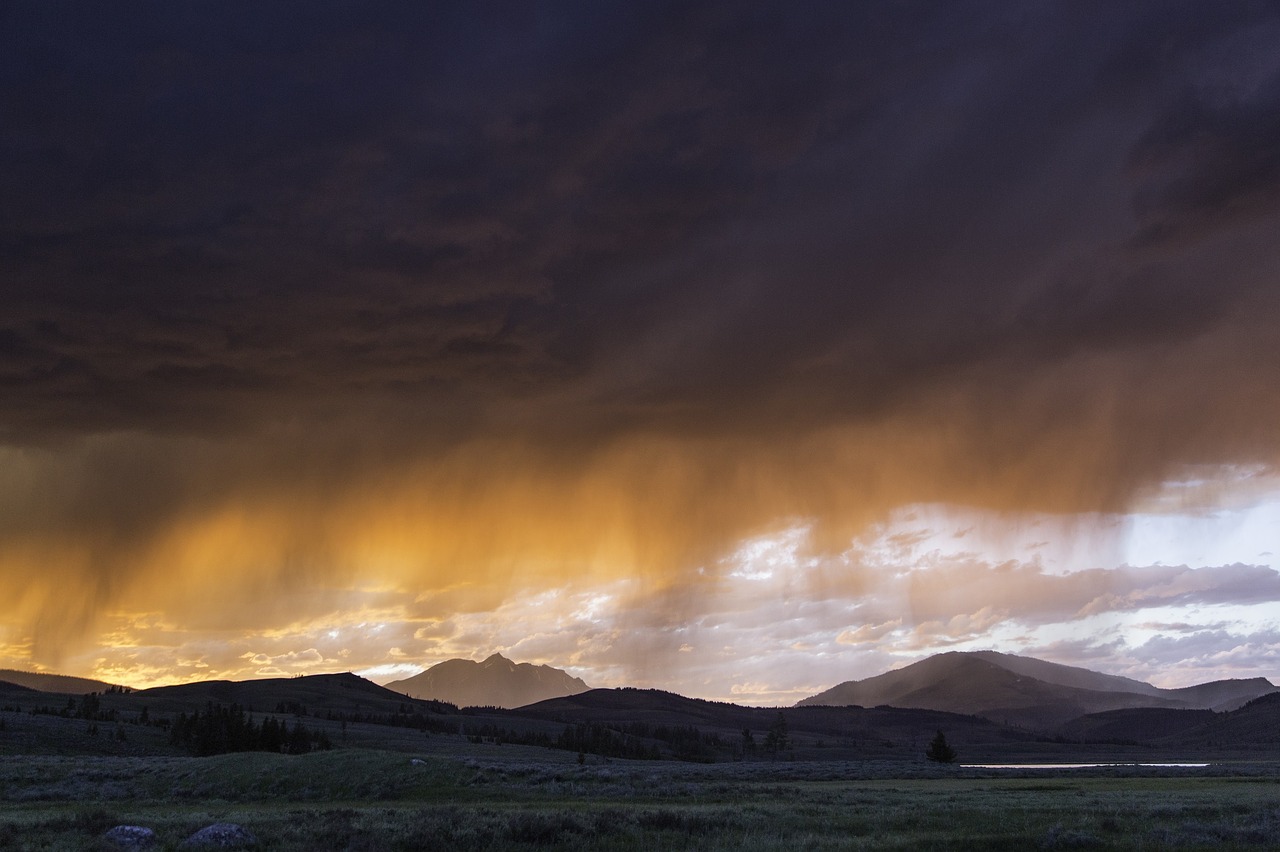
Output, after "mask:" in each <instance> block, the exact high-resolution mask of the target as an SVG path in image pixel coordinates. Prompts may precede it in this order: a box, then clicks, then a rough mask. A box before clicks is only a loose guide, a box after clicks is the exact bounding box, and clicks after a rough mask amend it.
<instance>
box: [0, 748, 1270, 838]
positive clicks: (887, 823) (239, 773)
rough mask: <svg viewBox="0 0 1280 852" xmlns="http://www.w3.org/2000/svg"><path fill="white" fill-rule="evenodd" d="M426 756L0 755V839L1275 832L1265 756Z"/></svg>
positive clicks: (1189, 835)
mask: <svg viewBox="0 0 1280 852" xmlns="http://www.w3.org/2000/svg"><path fill="white" fill-rule="evenodd" d="M494 751H499V750H497V749H495V750H494ZM422 760H423V762H422V763H420V764H415V763H413V762H412V758H411V756H410V755H406V754H404V753H400V752H384V751H374V750H366V749H349V750H336V751H333V752H325V753H316V754H310V755H304V756H300V757H286V756H282V755H268V754H236V755H222V756H218V757H211V758H193V757H77V758H72V757H58V756H41V757H21V758H18V757H8V758H2V759H0V848H3V849H10V848H12V849H31V850H36V849H40V850H45V849H49V850H73V849H93V848H98V844H99V838H100V837H101V835H102V833H103V832H104V831H106V830H107V829H108V828H110V827H112V826H114V825H117V824H122V823H128V824H138V825H145V826H148V827H150V828H152V829H154V830H155V831H156V832H157V833H158V834H159V836H160V837H161V839H162V846H161V848H162V849H174V848H177V846H178V844H180V843H181V841H182V840H183V839H184V838H186V837H187V836H189V835H190V834H191V833H192V832H194V831H195V830H196V829H198V828H200V827H201V826H203V825H207V824H209V823H212V822H218V821H229V822H237V823H241V824H242V825H244V826H246V827H247V828H249V829H250V830H251V831H253V832H254V833H255V834H256V835H257V837H258V838H259V840H260V847H259V848H262V849H268V850H289V851H291V850H312V849H337V850H343V849H346V850H372V849H392V850H394V849H422V848H431V849H457V850H469V849H545V848H557V849H583V850H586V849H616V850H640V849H688V848H697V849H712V850H717V849H725V850H728V849H747V850H752V849H759V850H765V849H812V850H828V849H830V850H835V849H956V848H967V849H1027V848H1049V849H1052V848H1058V849H1088V848H1096V849H1132V848H1138V847H1141V848H1146V849H1233V848H1235V849H1259V848H1267V847H1268V846H1270V845H1271V844H1273V843H1274V838H1275V837H1277V836H1280V783H1277V782H1278V781H1280V778H1278V777H1277V775H1276V772H1275V769H1274V768H1272V767H1265V766H1263V767H1253V768H1251V769H1250V770H1249V771H1248V773H1244V772H1242V773H1241V774H1238V775H1231V774H1227V775H1221V774H1218V775H1211V774H1206V773H1203V772H1201V773H1195V772H1183V773H1177V772H1164V773H1156V774H1151V775H1137V774H1134V773H1132V772H1131V771H1130V772H1128V773H1125V774H1127V775H1130V776H1131V777H1123V776H1122V774H1121V773H1120V772H1117V771H1098V772H1092V773H1072V774H1070V775H1054V774H1052V773H1024V775H1025V777H1006V776H1002V775H997V774H992V773H988V774H981V773H969V774H967V775H963V777H962V775H961V774H960V773H948V772H946V771H942V772H936V773H933V774H932V775H931V776H929V777H919V776H920V774H921V771H920V769H919V768H918V767H914V766H912V765H909V764H903V765H900V766H897V767H893V766H891V765H890V766H885V765H878V766H874V767H868V766H866V765H860V764H798V763H797V764H787V763H781V762H780V763H778V764H754V765H753V764H718V765H713V766H688V765H682V764H674V763H654V762H643V763H627V762H612V763H604V762H602V761H596V760H591V761H588V762H587V763H586V764H585V765H581V766H580V765H577V764H576V762H574V763H564V762H548V761H538V760H533V759H530V757H529V755H528V753H526V752H520V751H511V750H507V751H504V753H503V754H502V755H500V756H499V755H494V756H492V757H490V758H486V759H476V758H472V759H465V760H464V759H457V758H448V757H424V758H422ZM886 776H888V777H886ZM892 776H897V777H892Z"/></svg>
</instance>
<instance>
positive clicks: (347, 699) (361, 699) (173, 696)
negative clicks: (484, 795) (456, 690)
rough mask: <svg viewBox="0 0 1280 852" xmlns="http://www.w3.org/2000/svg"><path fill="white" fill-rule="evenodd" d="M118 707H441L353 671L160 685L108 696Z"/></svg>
mask: <svg viewBox="0 0 1280 852" xmlns="http://www.w3.org/2000/svg"><path fill="white" fill-rule="evenodd" d="M104 700H105V701H106V703H108V704H110V705H112V706H114V705H116V704H119V705H121V706H128V707H134V706H143V705H145V706H148V707H150V708H151V711H152V712H156V711H159V712H179V711H190V710H192V709H201V708H203V707H204V706H205V705H206V704H208V703H213V704H238V705H240V706H241V707H245V708H248V709H253V710H257V711H259V712H272V711H275V710H276V708H278V707H280V708H283V709H282V710H281V712H291V713H296V712H299V711H302V712H303V713H304V714H305V713H320V712H325V713H344V714H371V713H372V714H395V713H397V712H401V711H402V710H403V709H405V707H406V704H410V705H419V706H418V707H417V708H416V709H424V710H425V709H433V710H437V711H439V710H441V709H448V710H452V709H454V708H446V707H444V706H443V705H439V704H438V703H437V702H419V701H416V700H414V699H406V697H405V696H404V695H401V694H400V693H397V692H393V691H392V690H390V689H387V688H386V687H382V686H378V685H377V684H376V683H374V682H373V681H370V680H365V679H364V678H362V677H360V676H359V675H355V674H352V673H350V672H344V673H342V674H324V675H307V676H306V677H291V678H265V679H262V680H240V681H232V680H207V681H198V682H196V683H184V684H179V685H176V686H157V687H152V688H151V689H143V690H139V691H137V692H132V693H129V694H128V695H126V696H119V697H117V696H106V698H105V699H104Z"/></svg>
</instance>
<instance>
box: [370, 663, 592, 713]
mask: <svg viewBox="0 0 1280 852" xmlns="http://www.w3.org/2000/svg"><path fill="white" fill-rule="evenodd" d="M588 688H589V687H588V686H587V685H586V684H585V683H583V682H582V680H580V679H579V678H576V677H573V676H572V675H570V674H568V673H567V672H564V671H561V670H560V669H555V668H552V667H551V666H535V665H533V664H531V663H514V662H512V661H511V660H508V659H507V658H506V657H504V656H502V655H501V654H494V655H492V656H490V657H489V658H488V659H485V660H483V661H482V662H479V663H477V662H473V661H472V660H446V661H445V662H443V663H439V664H437V665H434V666H432V667H431V668H429V669H427V670H426V671H424V672H421V673H420V674H416V675H414V676H413V677H409V678H405V679H404V680H397V681H393V682H391V683H388V684H387V689H391V690H394V691H396V692H402V693H404V694H405V695H409V696H412V697H414V698H424V699H434V700H436V701H447V702H449V703H450V704H456V705H457V706H459V707H504V708H512V707H523V706H524V705H526V704H533V703H535V702H538V701H544V700H546V699H548V698H559V697H563V696H566V695H575V694H577V693H579V692H586V691H587V689H588Z"/></svg>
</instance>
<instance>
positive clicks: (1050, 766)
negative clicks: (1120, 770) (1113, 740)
mask: <svg viewBox="0 0 1280 852" xmlns="http://www.w3.org/2000/svg"><path fill="white" fill-rule="evenodd" d="M1208 765H1209V764H1207V763H962V764H960V766H961V767H962V768H964V769H1100V768H1102V767H1104V766H1127V767H1154V768H1158V769H1168V768H1175V769H1199V768H1200V767H1204V766H1208Z"/></svg>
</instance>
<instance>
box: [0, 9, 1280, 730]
mask: <svg viewBox="0 0 1280 852" xmlns="http://www.w3.org/2000/svg"><path fill="white" fill-rule="evenodd" d="M1277 43H1280V7H1277V6H1276V5H1275V4H1272V3H1264V2H1243V0H1240V2H1237V0H1227V2H1219V3H1198V2H1197V3H1193V2H1165V0H1160V2H1130V3H1105V2H1097V3H1092V2H1085V3H1077V2H1052V3H1049V2H1034V0H1029V2H1020V3H1006V2H978V1H977V0H961V1H960V2H907V1H906V0H904V2H868V3H849V4H833V3H809V2H803V0H801V2H787V3H755V2H745V3H744V2H734V3H715V2H696V3H685V2H680V3H662V2H654V3H628V4H610V3H599V2H582V3H549V4H527V3H515V2H511V3H483V2H480V3H450V2H442V3H432V4H411V5H410V6H406V5H405V4H401V3H390V2H377V0H374V2H329V1H328V0H326V2H305V3H303V2H282V3H272V4H259V3H252V2H217V3H215V2H190V3H172V2H167V0H165V2H160V0H151V2H145V1H144V2H135V3H129V4H125V5H119V4H102V3H93V2H80V1H79V0H60V2H54V3H49V2H42V0H41V1H38V0H7V2H0V164H2V165H0V668H19V669H26V670H44V671H57V672H61V673H65V674H72V675H80V676H91V677H97V678H101V679H103V680H107V681H110V682H114V683H123V684H128V685H132V686H136V687H144V686H149V685H157V684H164V683H175V682H184V681H190V680H197V679H210V678H230V679H243V678H253V677H269V676H282V675H294V674H306V673H320V672H332V671H347V670H351V671H356V672H359V673H362V674H365V675H367V676H369V677H372V678H374V679H376V680H381V681H387V680H391V679H394V678H396V677H402V676H405V675H408V674H411V673H414V672H417V671H419V670H421V669H423V668H425V667H427V666H429V665H432V664H434V663H437V662H441V661H443V660H445V659H449V658H452V657H463V658H469V659H483V658H484V657H486V656H488V655H489V654H491V653H494V652H500V653H503V654H504V655H506V656H508V657H510V658H512V659H516V660H518V661H527V662H534V663H545V664H549V665H553V666H556V667H559V668H564V669H566V670H568V671H569V672H571V673H572V674H574V675H577V676H580V677H582V678H583V679H584V680H586V681H587V682H588V683H589V684H590V685H592V686H621V685H632V686H643V687H657V688H662V689H670V690H673V691H676V692H680V693H682V694H685V695H690V696H696V697H703V698H713V699H720V700H732V701H737V702H740V703H749V704H763V705H773V704H788V703H791V702H793V701H795V700H798V699H800V698H803V697H805V696H807V695H809V694H812V693H814V692H817V691H819V690H821V689H825V688H827V687H830V686H831V685H833V684H835V683H838V682H841V681H845V680H850V679H855V678H862V677H867V676H870V675H874V674H878V673H880V672H882V671H884V670H886V669H890V668H895V667H899V666H902V665H905V664H907V663H910V662H912V661H914V660H917V659H922V658H923V657H925V656H928V655H930V654H933V653H938V652H942V651H948V650H973V649H981V648H994V649H996V650H1000V651H1005V652H1010V653H1021V654H1028V655H1032V656H1037V657H1040V658H1043V659H1049V660H1054V661H1057V662H1062V663H1067V664H1071V665H1082V666H1086V667H1089V668H1093V669H1095V670H1099V671H1106V672H1110V673H1114V674H1123V675H1128V676H1131V677H1138V678H1141V679H1144V680H1150V681H1151V682H1153V683H1156V684H1157V685H1161V686H1182V685H1187V684H1191V683H1198V682H1202V681H1206V680H1212V679H1216V678H1226V677H1258V676H1261V677H1268V678H1270V679H1272V680H1273V681H1275V682H1280V570H1278V566H1277V559H1276V556H1275V554H1276V553H1280V466H1278V464H1277V463H1278V462H1280V346H1277V342H1278V341H1280V240H1276V238H1275V235H1276V234H1277V232H1280V53H1278V52H1277V51H1276V50H1275V45H1276V44H1277Z"/></svg>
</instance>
